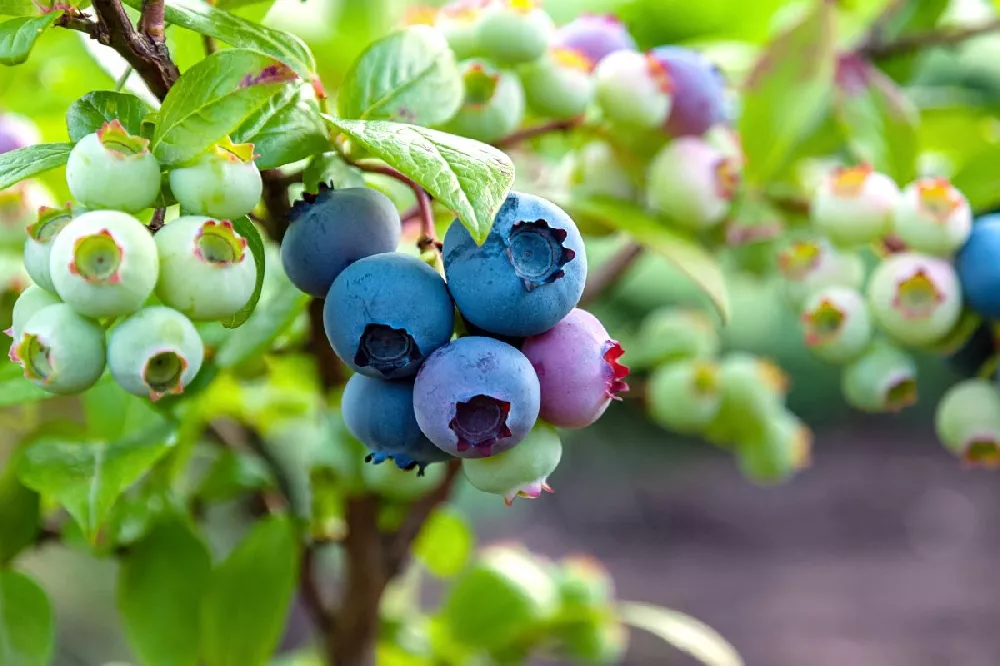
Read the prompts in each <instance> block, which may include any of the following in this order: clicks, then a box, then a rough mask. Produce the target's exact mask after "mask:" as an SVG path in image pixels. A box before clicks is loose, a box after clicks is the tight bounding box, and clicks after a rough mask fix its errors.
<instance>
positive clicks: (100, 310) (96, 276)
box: [0, 120, 262, 401]
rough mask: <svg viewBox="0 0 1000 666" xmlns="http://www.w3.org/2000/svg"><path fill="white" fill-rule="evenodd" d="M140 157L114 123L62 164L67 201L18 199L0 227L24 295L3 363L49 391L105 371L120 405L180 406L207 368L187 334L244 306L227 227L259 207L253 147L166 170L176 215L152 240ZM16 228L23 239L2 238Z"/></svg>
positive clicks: (249, 264)
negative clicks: (13, 246)
mask: <svg viewBox="0 0 1000 666" xmlns="http://www.w3.org/2000/svg"><path fill="white" fill-rule="evenodd" d="M0 134H2V132H0ZM148 146H149V141H148V140H146V139H144V138H141V137H138V136H133V135H130V134H129V133H128V132H127V131H126V130H125V128H124V127H123V126H122V125H121V123H120V122H118V121H117V120H113V121H111V122H108V123H106V124H105V125H104V126H103V127H101V129H100V130H99V131H97V132H95V133H93V134H90V135H87V136H85V137H84V138H82V139H81V140H80V141H79V142H78V143H77V144H76V145H75V146H74V147H73V149H72V151H71V152H70V155H69V161H68V163H67V165H66V181H67V185H68V187H69V190H70V192H71V194H72V195H73V197H74V199H75V203H70V204H67V205H66V206H64V207H58V208H57V207H47V206H42V207H41V208H40V210H39V209H37V208H35V209H32V208H29V207H28V206H27V205H26V203H27V202H26V201H25V199H24V196H25V192H28V191H31V190H30V188H33V187H37V185H35V184H33V183H31V182H30V181H29V182H26V183H24V184H23V186H22V187H19V188H15V189H14V196H18V197H20V199H19V202H18V210H21V209H24V210H25V212H26V215H25V216H21V215H15V216H10V217H5V222H6V223H7V225H6V226H5V230H4V233H5V234H10V235H17V236H18V241H19V242H20V243H21V244H22V245H23V248H24V249H23V267H24V269H25V270H26V272H27V274H28V276H29V277H30V280H31V282H32V284H31V285H30V286H28V287H27V288H26V289H24V291H23V292H22V293H21V294H20V296H19V297H18V298H17V300H16V301H15V303H14V307H13V312H12V322H11V327H10V328H9V329H8V330H7V333H8V334H9V335H10V336H11V338H12V339H13V342H12V343H11V346H10V352H9V354H10V359H11V360H12V361H14V362H16V363H19V364H20V365H21V366H22V367H23V368H24V375H25V377H27V378H28V379H30V380H31V381H32V382H34V383H35V384H37V385H39V386H40V387H42V388H43V389H44V390H46V391H48V392H51V393H55V394H69V393H78V392H80V391H83V390H86V389H87V388H89V387H90V386H92V385H93V384H95V383H96V382H97V381H98V379H100V377H101V376H102V375H103V374H104V371H105V368H107V369H109V370H110V372H111V376H112V377H113V378H114V379H115V381H117V382H118V384H119V385H121V387H122V388H124V389H125V390H126V391H128V392H129V393H133V394H135V395H139V396H144V397H148V398H149V399H150V400H154V401H155V400H158V399H160V398H162V397H164V396H168V395H176V394H179V393H181V392H182V391H183V390H184V387H185V386H187V385H189V384H190V383H191V381H193V380H194V378H195V376H196V375H197V374H198V372H199V370H200V368H201V365H202V362H203V360H204V355H205V350H204V344H203V342H202V339H201V337H200V335H199V332H198V329H197V328H196V326H195V323H194V322H209V321H223V320H228V319H230V318H232V317H233V316H234V315H236V314H237V313H238V312H239V311H240V310H241V309H242V308H243V307H244V306H246V304H247V303H248V302H249V300H250V298H251V296H252V294H253V291H254V287H255V284H256V276H257V267H256V262H255V260H254V256H253V254H252V253H251V252H250V251H249V250H248V249H247V241H246V239H245V238H243V237H242V236H241V235H240V234H239V233H238V232H237V231H236V230H235V229H234V227H233V224H232V222H231V220H233V219H237V218H239V217H242V216H244V215H246V214H247V213H249V212H250V211H251V210H252V209H253V208H254V207H255V206H256V204H257V201H258V199H259V198H260V194H261V187H262V184H261V179H260V174H259V172H258V171H257V167H256V166H255V165H254V162H253V146H250V145H242V146H234V145H232V144H229V143H226V144H225V145H221V144H220V145H218V146H216V147H215V148H214V149H213V150H211V151H208V152H206V153H205V154H204V155H202V156H201V157H199V158H198V159H197V160H195V161H194V162H193V163H191V164H188V165H184V166H180V167H177V168H175V169H172V170H171V171H170V172H169V182H170V190H171V193H172V196H173V197H174V198H175V199H176V200H177V202H178V203H180V206H181V210H182V215H181V216H180V217H177V218H175V219H172V220H170V221H168V222H167V223H166V224H165V225H164V226H162V227H161V228H160V229H159V230H158V231H156V233H155V235H154V234H153V233H151V231H152V229H151V228H150V226H148V225H147V224H145V223H143V222H141V221H140V220H139V219H138V218H137V217H136V215H137V214H140V213H141V212H142V211H144V210H146V209H149V208H152V207H154V206H157V205H162V204H158V200H159V199H160V197H161V192H160V189H161V187H160V184H161V167H160V165H159V163H158V162H157V160H156V158H155V157H153V155H152V154H151V153H150V151H149V149H148ZM36 210H37V211H38V212H37V214H35V211H36ZM21 217H27V218H28V219H29V220H30V222H29V223H28V224H27V227H26V229H27V233H25V227H24V226H21V227H20V228H19V229H16V230H15V229H13V228H11V227H12V226H13V225H11V224H10V222H11V220H12V219H13V218H21ZM206 284H211V285H213V287H212V288H211V289H206V288H205V285H206Z"/></svg>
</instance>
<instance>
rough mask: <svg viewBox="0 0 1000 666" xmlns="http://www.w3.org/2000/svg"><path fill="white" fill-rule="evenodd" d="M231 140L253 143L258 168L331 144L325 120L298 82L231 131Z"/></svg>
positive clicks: (304, 155)
mask: <svg viewBox="0 0 1000 666" xmlns="http://www.w3.org/2000/svg"><path fill="white" fill-rule="evenodd" d="M232 140H233V142H234V143H252V144H253V145H254V152H255V153H257V154H258V155H259V157H257V159H256V163H257V166H258V167H259V168H261V169H273V168H275V167H279V166H284V165H285V164H291V163H292V162H297V161H299V160H302V159H305V158H307V157H311V156H313V155H316V154H318V153H321V152H323V151H324V150H326V149H327V148H329V146H330V141H329V138H328V137H327V129H326V123H325V122H324V121H323V116H322V115H321V114H320V110H319V105H318V104H317V103H316V102H315V100H311V99H307V98H306V97H305V96H304V95H303V90H302V85H301V84H289V85H286V86H285V88H284V89H283V90H282V91H281V93H279V94H278V95H275V96H274V97H272V98H271V99H270V101H268V103H267V104H265V105H264V106H263V107H261V108H260V109H258V110H257V111H256V112H255V113H254V114H253V115H252V116H250V117H249V118H247V119H246V120H245V121H244V122H243V124H242V125H241V126H240V127H239V128H238V129H237V130H236V131H234V132H233V134H232Z"/></svg>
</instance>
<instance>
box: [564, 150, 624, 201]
mask: <svg viewBox="0 0 1000 666" xmlns="http://www.w3.org/2000/svg"><path fill="white" fill-rule="evenodd" d="M560 168H561V173H562V174H563V176H564V177H565V181H564V182H565V183H566V185H567V186H568V188H569V190H570V191H571V192H572V193H573V194H576V195H579V196H583V197H586V196H606V197H612V198H615V199H622V200H624V201H633V200H635V199H636V198H637V195H638V190H639V188H638V187H637V186H636V183H635V180H637V179H635V180H634V179H633V177H632V175H631V174H630V173H629V172H628V170H627V169H626V167H625V163H624V161H623V160H622V159H621V158H620V156H619V155H618V154H617V153H616V152H615V149H614V147H613V146H612V145H611V144H610V143H608V142H606V141H599V140H598V141H591V142H590V143H588V144H587V145H585V146H583V147H582V148H579V149H577V150H575V151H573V152H571V153H569V154H567V155H566V158H565V159H564V161H563V163H562V164H561V165H560Z"/></svg>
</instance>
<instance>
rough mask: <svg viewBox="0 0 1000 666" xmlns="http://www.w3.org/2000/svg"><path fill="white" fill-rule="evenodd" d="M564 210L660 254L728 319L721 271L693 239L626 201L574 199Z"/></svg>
mask: <svg viewBox="0 0 1000 666" xmlns="http://www.w3.org/2000/svg"><path fill="white" fill-rule="evenodd" d="M564 207H565V208H566V209H567V210H569V211H570V212H572V213H573V214H574V215H577V214H579V215H582V216H585V217H589V218H592V219H594V220H595V221H597V222H599V223H602V224H605V225H607V226H608V227H611V228H612V229H616V230H619V231H624V232H625V233H627V234H628V235H629V236H631V237H632V238H633V239H634V240H635V241H637V242H638V243H641V244H642V245H643V246H645V247H648V248H649V249H650V250H653V251H654V252H658V253H660V254H662V255H663V256H664V257H666V258H667V260H668V261H670V262H671V263H672V264H673V265H674V266H675V267H676V268H677V269H678V270H680V271H681V272H682V273H684V274H685V275H687V276H688V277H689V278H691V280H692V281H693V282H694V283H695V284H696V285H698V287H699V288H701V290H702V291H703V292H704V293H705V295H706V296H708V298H709V300H710V301H711V302H712V305H713V306H715V309H716V311H717V312H718V313H719V316H720V317H721V319H722V321H723V322H727V321H728V320H729V315H730V308H729V295H728V293H727V291H726V281H725V277H724V276H723V273H722V268H721V267H720V266H719V263H718V262H717V261H716V260H715V257H713V256H712V255H710V254H709V253H708V252H707V251H706V250H705V248H703V247H702V246H701V245H700V244H699V243H698V242H697V241H696V240H694V239H693V238H691V237H689V236H685V235H684V234H683V233H681V232H679V231H675V230H673V229H670V228H669V227H667V226H666V224H665V223H664V222H662V221H660V220H657V219H655V218H653V217H650V215H649V214H648V213H646V212H645V211H644V210H642V209H641V208H639V207H638V206H636V205H635V204H631V203H628V202H625V201H619V200H617V199H610V198H607V197H588V198H576V199H573V200H571V201H567V202H565V205H564Z"/></svg>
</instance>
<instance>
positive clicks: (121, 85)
mask: <svg viewBox="0 0 1000 666" xmlns="http://www.w3.org/2000/svg"><path fill="white" fill-rule="evenodd" d="M134 71H135V70H134V69H133V68H132V65H129V66H128V67H126V68H125V71H124V72H122V75H121V76H119V77H118V80H117V81H115V92H120V91H121V89H122V88H124V87H125V82H126V81H128V77H130V76H132V72H134Z"/></svg>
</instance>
